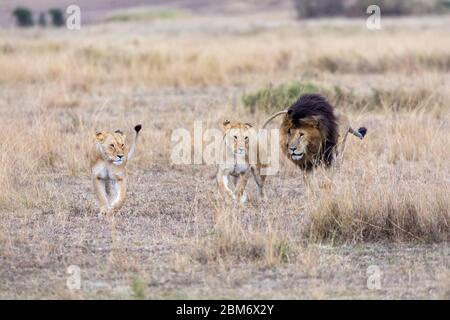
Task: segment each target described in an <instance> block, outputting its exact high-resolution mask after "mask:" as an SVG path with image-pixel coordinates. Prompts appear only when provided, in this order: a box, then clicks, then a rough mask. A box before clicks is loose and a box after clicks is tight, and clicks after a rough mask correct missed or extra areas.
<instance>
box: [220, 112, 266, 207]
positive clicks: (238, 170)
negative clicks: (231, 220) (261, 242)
mask: <svg viewBox="0 0 450 320" xmlns="http://www.w3.org/2000/svg"><path fill="white" fill-rule="evenodd" d="M222 127H223V131H224V136H223V143H222V150H221V157H220V159H221V162H220V164H219V165H218V169H217V174H216V178H217V183H218V185H219V191H220V193H221V194H222V195H223V196H224V197H227V196H228V197H229V198H231V199H232V200H233V201H235V202H237V203H241V204H242V203H245V202H247V195H246V193H245V187H246V186H247V182H248V179H249V177H250V172H252V174H253V177H254V179H255V182H256V184H257V186H258V187H259V192H260V196H262V197H264V191H263V189H262V187H261V185H260V184H261V183H260V177H259V171H260V165H259V164H252V163H251V161H250V157H251V153H252V151H254V149H253V150H252V148H254V147H255V146H256V143H253V142H256V140H255V139H256V133H255V132H254V130H253V127H252V125H251V124H249V123H242V122H233V123H232V122H230V121H229V120H225V121H224V122H223V124H222ZM253 155H256V153H253ZM229 179H232V181H233V184H234V186H235V189H234V190H232V189H230V186H229Z"/></svg>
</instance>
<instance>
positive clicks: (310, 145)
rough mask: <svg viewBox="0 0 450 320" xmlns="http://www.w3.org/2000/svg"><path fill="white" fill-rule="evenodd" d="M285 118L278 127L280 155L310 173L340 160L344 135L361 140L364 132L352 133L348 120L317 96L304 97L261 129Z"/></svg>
mask: <svg viewBox="0 0 450 320" xmlns="http://www.w3.org/2000/svg"><path fill="white" fill-rule="evenodd" d="M282 114H284V115H285V116H284V119H283V122H282V123H281V127H280V144H281V149H282V151H283V153H284V154H285V155H286V156H287V157H288V158H289V159H290V160H291V161H292V162H293V163H295V164H296V165H297V166H298V167H299V168H300V169H302V170H304V171H310V170H311V169H313V168H315V167H316V166H319V165H325V166H330V165H331V164H332V162H333V160H335V158H336V157H337V156H338V155H339V156H340V157H342V154H343V151H344V146H345V141H346V139H347V135H348V133H349V132H350V133H351V134H353V135H355V136H357V137H359V138H360V139H362V138H364V136H365V135H366V133H367V129H366V128H364V127H361V128H359V129H358V130H356V131H355V130H354V129H352V127H351V126H350V124H349V121H348V119H347V117H345V116H344V115H343V114H340V113H339V114H337V113H336V111H335V110H334V108H333V107H332V106H331V105H330V104H329V103H328V101H327V100H326V99H325V98H324V97H323V96H321V95H319V94H304V95H302V96H301V97H300V98H299V99H298V100H297V101H296V102H295V103H294V104H293V105H292V106H290V107H289V108H288V109H287V110H284V111H280V112H278V113H276V114H274V115H273V116H271V117H270V118H269V119H267V121H266V122H265V123H264V125H263V128H264V127H265V126H266V125H267V124H268V123H269V122H270V121H271V120H272V119H274V118H275V117H277V116H279V115H282Z"/></svg>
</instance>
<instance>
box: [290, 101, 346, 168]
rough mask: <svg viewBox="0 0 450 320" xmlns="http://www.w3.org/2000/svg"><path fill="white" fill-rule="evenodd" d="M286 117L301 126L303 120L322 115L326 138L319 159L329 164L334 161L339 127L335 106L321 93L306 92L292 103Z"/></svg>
mask: <svg viewBox="0 0 450 320" xmlns="http://www.w3.org/2000/svg"><path fill="white" fill-rule="evenodd" d="M286 117H287V118H288V119H289V120H290V122H291V124H292V126H294V127H296V128H299V127H301V126H302V125H304V124H303V122H302V120H304V119H305V118H309V117H320V121H319V122H320V124H319V129H320V131H321V132H322V133H323V134H324V140H325V141H323V145H322V149H321V153H320V154H319V157H320V158H319V160H322V161H323V162H324V163H325V164H326V165H327V166H329V165H330V164H331V162H332V161H333V149H334V147H335V146H336V144H337V138H338V127H337V123H336V121H337V120H336V116H335V115H334V112H333V107H332V106H331V105H330V103H329V102H328V101H327V100H326V99H325V97H323V96H322V95H320V94H304V95H302V96H300V98H299V99H298V100H297V101H296V102H294V104H292V105H291V106H290V107H289V108H288V110H287V115H286Z"/></svg>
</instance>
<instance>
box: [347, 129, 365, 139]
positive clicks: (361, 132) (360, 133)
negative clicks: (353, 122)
mask: <svg viewBox="0 0 450 320" xmlns="http://www.w3.org/2000/svg"><path fill="white" fill-rule="evenodd" d="M348 132H350V133H351V134H353V135H355V136H357V137H358V138H360V139H362V138H364V136H365V135H366V133H367V128H366V127H360V128H359V129H358V130H356V131H355V130H353V129H352V128H349V129H348Z"/></svg>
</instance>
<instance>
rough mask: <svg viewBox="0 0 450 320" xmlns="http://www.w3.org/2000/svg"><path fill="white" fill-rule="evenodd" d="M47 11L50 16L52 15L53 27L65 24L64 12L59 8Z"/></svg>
mask: <svg viewBox="0 0 450 320" xmlns="http://www.w3.org/2000/svg"><path fill="white" fill-rule="evenodd" d="M48 13H50V16H51V17H52V24H53V25H54V26H55V27H62V26H63V25H64V24H65V21H64V13H63V11H62V10H61V9H57V8H55V9H50V10H48Z"/></svg>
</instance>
